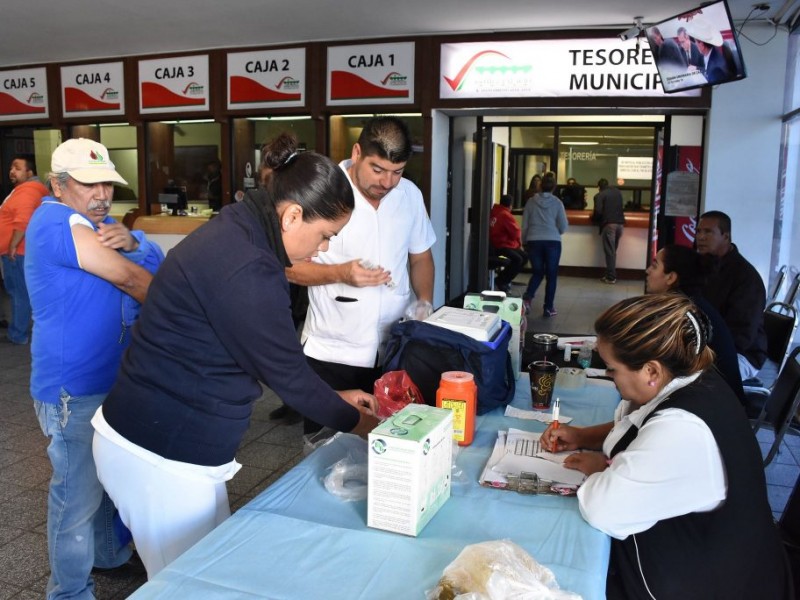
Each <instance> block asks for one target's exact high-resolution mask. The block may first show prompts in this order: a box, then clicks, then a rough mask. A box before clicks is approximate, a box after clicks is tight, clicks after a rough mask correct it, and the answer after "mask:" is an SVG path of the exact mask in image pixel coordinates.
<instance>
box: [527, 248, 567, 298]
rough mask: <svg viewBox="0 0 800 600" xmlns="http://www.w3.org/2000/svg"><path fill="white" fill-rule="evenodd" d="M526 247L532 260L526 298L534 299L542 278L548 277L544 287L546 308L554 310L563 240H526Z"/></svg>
mask: <svg viewBox="0 0 800 600" xmlns="http://www.w3.org/2000/svg"><path fill="white" fill-rule="evenodd" d="M525 249H526V250H527V251H528V258H530V260H531V270H532V271H533V275H531V278H530V280H529V281H528V289H526V290H525V295H524V298H525V299H526V300H532V299H533V297H534V296H535V295H536V290H538V289H539V284H540V283H542V279H544V278H545V277H546V278H547V284H546V285H545V288H544V309H545V310H553V303H554V302H555V299H556V282H557V280H558V261H559V260H561V242H556V241H553V240H541V241H533V242H526V243H525Z"/></svg>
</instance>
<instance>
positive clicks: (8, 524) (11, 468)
mask: <svg viewBox="0 0 800 600" xmlns="http://www.w3.org/2000/svg"><path fill="white" fill-rule="evenodd" d="M522 279H523V278H522V277H521V278H520V281H521V280H522ZM522 290H523V288H522V287H520V286H515V290H514V291H515V292H518V293H520V295H521V292H522ZM642 291H643V285H642V283H641V282H640V281H636V282H626V281H619V282H618V283H617V284H616V285H613V286H612V285H606V284H603V283H600V281H599V280H590V279H581V278H574V277H562V278H560V279H559V282H558V293H557V296H556V308H557V309H558V311H559V314H558V315H557V316H556V317H552V318H549V319H545V318H543V317H542V316H541V312H540V311H541V309H540V308H539V307H540V306H541V303H540V301H539V299H538V298H539V297H537V300H534V302H533V309H532V311H531V316H530V318H529V322H528V331H533V332H547V331H559V332H575V333H581V332H587V331H591V330H592V325H593V323H594V319H595V318H596V316H597V315H598V314H599V313H600V312H601V311H602V310H604V309H605V308H607V307H608V306H609V305H611V304H613V303H614V302H616V301H618V300H621V299H623V298H626V297H628V296H631V295H636V294H640V293H642ZM543 292H544V290H543V289H541V290H540V291H539V295H540V296H541V294H542V293H543ZM2 335H4V332H1V331H0V336H2ZM29 377H30V353H29V349H28V348H27V347H19V346H14V345H12V344H8V343H0V515H2V517H1V518H0V600H6V599H9V598H15V599H17V598H18V599H41V598H42V597H43V595H44V589H45V585H46V582H47V576H48V572H49V568H48V564H47V546H46V529H45V521H46V504H47V486H48V481H49V478H50V463H49V461H48V459H47V455H46V439H45V438H44V437H43V435H42V433H41V431H40V429H39V426H38V423H37V421H36V418H35V417H34V414H33V408H32V406H31V400H30V396H29V393H28V379H29ZM277 406H279V401H278V400H277V398H275V396H274V394H272V393H271V392H269V391H268V390H267V391H266V392H265V394H264V397H263V398H262V400H261V401H259V402H257V403H256V408H255V413H254V415H253V421H252V423H251V426H250V430H249V431H248V433H247V435H246V436H245V439H244V444H243V446H242V448H241V450H240V451H239V454H238V456H237V458H238V460H239V462H241V463H242V465H243V468H242V470H241V471H239V473H238V474H237V475H236V477H234V479H233V480H232V481H231V482H230V484H229V485H228V490H229V495H230V501H231V507H232V509H233V510H236V509H238V508H239V507H241V506H242V505H243V504H245V503H246V502H248V501H249V500H250V499H251V498H253V497H254V496H255V495H257V494H258V493H259V492H260V491H261V490H263V489H264V488H266V487H267V486H268V485H269V484H270V483H272V482H273V481H275V480H276V479H277V478H278V477H280V476H281V475H282V474H283V473H284V472H286V471H287V470H288V469H290V468H291V467H292V466H294V465H295V464H296V463H297V462H298V461H300V460H301V459H302V457H303V443H302V425H300V424H296V425H285V424H282V423H276V422H274V421H270V420H269V417H268V415H269V412H270V411H271V410H272V409H274V408H276V407H277ZM758 438H759V441H760V442H761V445H762V447H763V448H764V449H765V450H766V448H767V446H768V444H769V442H770V441H771V432H768V431H764V432H761V433H759V435H758ZM798 465H800V436H787V438H786V441H785V443H784V444H783V446H782V448H781V451H780V453H779V454H778V456H777V457H776V458H775V459H774V461H773V463H772V464H771V465H770V466H769V467H768V468H767V479H768V483H769V497H770V503H771V505H772V508H773V511H774V513H775V515H776V516H778V515H780V512H781V511H782V510H783V507H784V505H785V503H786V500H787V499H788V496H789V493H790V492H791V489H792V486H793V485H794V482H795V481H796V480H797V477H798V474H800V466H798ZM95 581H96V585H97V598H99V599H101V600H102V599H112V598H114V599H115V598H125V597H126V596H128V595H129V594H130V593H131V592H133V591H134V590H135V589H136V588H137V587H139V586H140V585H141V584H142V583H144V578H143V577H131V578H121V579H112V578H110V577H108V576H104V575H98V576H96V577H95Z"/></svg>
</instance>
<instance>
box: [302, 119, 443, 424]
mask: <svg viewBox="0 0 800 600" xmlns="http://www.w3.org/2000/svg"><path fill="white" fill-rule="evenodd" d="M409 158H411V135H410V133H409V131H408V128H407V127H406V125H405V123H403V121H401V120H400V119H398V118H396V117H374V118H372V119H369V120H368V121H367V122H366V123H365V124H364V128H363V130H362V131H361V134H360V135H359V138H358V141H357V142H356V143H355V144H354V145H353V151H352V155H351V158H350V159H349V160H345V161H342V162H341V163H340V165H339V166H340V167H341V168H342V170H343V171H344V172H345V173H346V175H347V177H348V178H349V181H350V184H351V186H352V188H353V194H354V195H355V209H354V210H353V216H352V218H351V219H350V222H349V223H348V224H347V225H346V226H345V227H344V228H343V229H342V231H341V232H340V234H339V235H337V236H336V238H335V239H333V240H331V244H330V249H329V250H328V252H326V253H325V254H322V255H320V256H318V257H317V258H316V259H315V260H314V261H313V262H311V261H310V262H298V263H295V264H294V265H292V268H291V269H288V270H287V277H288V278H289V281H290V282H292V283H298V284H300V285H306V286H309V289H308V292H309V301H310V303H309V309H308V315H307V316H306V323H305V327H304V329H303V336H302V341H303V350H304V352H305V354H306V357H307V359H308V362H309V364H310V365H311V368H313V369H314V370H315V371H316V372H317V373H318V374H319V376H320V377H322V379H323V380H324V381H326V382H327V383H328V384H329V385H330V386H331V387H332V388H334V389H349V388H357V389H369V390H372V389H374V384H375V380H376V379H377V378H378V377H380V374H381V361H382V356H381V352H382V350H383V348H384V346H385V344H386V341H387V339H388V336H389V329H390V328H391V326H392V324H394V323H395V322H397V321H398V320H399V319H400V318H401V317H402V316H403V314H404V312H405V311H406V310H410V311H411V312H415V313H416V316H417V318H425V317H427V316H428V315H429V314H430V312H431V311H432V307H431V302H432V301H433V274H434V265H433V254H432V253H431V246H433V243H434V242H435V241H436V235H435V234H434V233H433V227H432V226H431V222H430V219H429V218H428V213H427V211H426V209H425V203H424V202H423V199H422V193H421V192H420V190H419V188H418V187H417V186H416V185H414V184H413V183H411V182H410V181H409V180H408V179H406V178H404V177H403V171H404V169H405V167H406V163H407V162H408V160H409ZM319 429H320V427H319V425H318V424H316V423H314V422H312V421H310V420H309V419H306V421H305V432H306V433H313V432H315V431H318V430H319Z"/></svg>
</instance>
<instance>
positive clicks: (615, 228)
mask: <svg viewBox="0 0 800 600" xmlns="http://www.w3.org/2000/svg"><path fill="white" fill-rule="evenodd" d="M597 187H598V188H600V192H599V193H598V194H596V195H595V197H594V212H593V213H592V221H594V222H595V223H597V224H598V225H599V226H600V237H601V239H602V242H603V254H604V255H605V257H606V273H605V275H603V277H602V278H601V279H600V281H602V282H603V283H610V284H614V283H617V248H619V240H620V238H621V237H622V231H623V230H624V229H625V213H624V212H623V210H622V194H621V193H620V191H619V190H618V189H617V188H615V187H613V186H610V185H608V179H605V178H603V179H601V180H600V181H598V182H597Z"/></svg>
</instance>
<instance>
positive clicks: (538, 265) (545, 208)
mask: <svg viewBox="0 0 800 600" xmlns="http://www.w3.org/2000/svg"><path fill="white" fill-rule="evenodd" d="M555 189H556V176H555V175H554V174H553V173H545V174H544V177H542V192H541V193H540V194H537V195H535V196H534V197H533V198H531V199H529V200H528V201H527V202H526V203H525V209H524V211H523V213H522V237H523V239H524V240H525V248H526V250H527V251H528V258H529V259H530V261H531V269H532V270H533V275H531V278H530V280H529V281H528V287H527V289H526V290H525V294H524V295H523V296H522V301H523V303H524V304H525V310H526V312H527V311H529V310H530V306H531V301H532V300H533V297H534V296H535V295H536V290H537V289H539V284H540V283H542V279H544V278H547V284H546V286H545V292H544V307H543V308H544V313H543V314H544V316H545V317H554V316H555V315H557V314H558V311H557V310H556V308H555V306H554V303H555V298H556V282H557V279H558V263H559V261H560V260H561V234H563V233H564V232H565V231H566V230H567V213H566V212H565V210H564V204H563V202H561V200H559V199H558V198H557V197H556V196H554V195H553V190H555Z"/></svg>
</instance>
